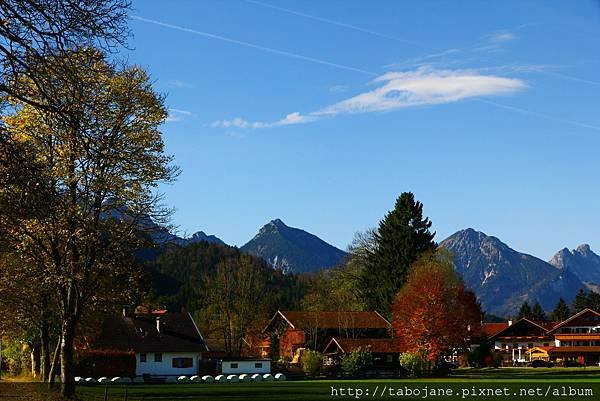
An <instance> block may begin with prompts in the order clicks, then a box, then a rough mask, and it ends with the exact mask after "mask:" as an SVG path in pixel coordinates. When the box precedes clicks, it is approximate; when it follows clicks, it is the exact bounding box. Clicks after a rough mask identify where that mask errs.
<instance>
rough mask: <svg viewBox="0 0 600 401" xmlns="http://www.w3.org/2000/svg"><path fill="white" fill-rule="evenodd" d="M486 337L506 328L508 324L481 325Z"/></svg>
mask: <svg viewBox="0 0 600 401" xmlns="http://www.w3.org/2000/svg"><path fill="white" fill-rule="evenodd" d="M481 327H482V328H483V332H484V333H485V335H486V336H488V337H491V336H493V335H494V334H496V333H499V332H501V331H502V330H504V329H505V328H507V327H508V323H483V324H482V325H481Z"/></svg>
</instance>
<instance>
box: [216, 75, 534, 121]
mask: <svg viewBox="0 0 600 401" xmlns="http://www.w3.org/2000/svg"><path fill="white" fill-rule="evenodd" d="M371 83H372V84H375V85H379V86H378V87H376V88H375V89H372V90H369V91H366V92H363V93H360V94H358V95H356V96H353V97H350V98H348V99H345V100H342V101H340V102H337V103H334V104H332V105H330V106H326V107H324V108H322V109H320V110H317V111H313V112H311V113H308V114H301V113H299V112H294V113H290V114H288V115H286V116H285V117H284V118H282V119H280V120H278V121H275V122H259V121H256V122H249V121H247V120H244V119H242V118H239V117H238V118H234V119H232V120H219V121H215V122H214V123H212V124H211V126H212V127H220V128H232V127H235V128H254V129H257V128H270V127H278V126H285V125H294V124H304V123H308V122H313V121H316V120H319V119H322V118H325V117H333V116H337V115H340V114H357V113H372V112H380V111H389V110H396V109H401V108H405V107H412V106H423V105H437V104H443V103H452V102H457V101H460V100H463V99H469V98H475V97H481V96H498V95H506V94H510V93H514V92H517V91H519V90H522V89H524V88H525V87H526V84H525V83H524V82H523V81H521V80H520V79H516V78H506V77H501V76H495V75H483V74H481V73H480V72H477V71H473V70H435V69H432V68H419V69H417V70H415V71H412V72H388V73H386V74H383V75H381V76H379V77H377V78H376V79H375V80H373V81H372V82H371Z"/></svg>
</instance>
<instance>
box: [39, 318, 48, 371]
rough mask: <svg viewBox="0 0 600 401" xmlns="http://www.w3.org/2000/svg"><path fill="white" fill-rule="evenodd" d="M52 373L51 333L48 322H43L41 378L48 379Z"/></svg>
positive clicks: (41, 334)
mask: <svg viewBox="0 0 600 401" xmlns="http://www.w3.org/2000/svg"><path fill="white" fill-rule="evenodd" d="M49 375H50V334H49V329H48V323H43V324H42V330H41V333H40V380H41V381H43V382H47V381H48V376H49Z"/></svg>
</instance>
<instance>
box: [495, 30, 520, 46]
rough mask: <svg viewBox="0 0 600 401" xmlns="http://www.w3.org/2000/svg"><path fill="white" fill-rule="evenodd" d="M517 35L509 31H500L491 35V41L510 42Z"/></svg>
mask: <svg viewBox="0 0 600 401" xmlns="http://www.w3.org/2000/svg"><path fill="white" fill-rule="evenodd" d="M516 38H517V36H516V35H515V34H514V33H512V32H508V31H500V32H495V33H493V34H492V35H491V36H490V42H494V43H502V42H510V41H511V40H515V39H516Z"/></svg>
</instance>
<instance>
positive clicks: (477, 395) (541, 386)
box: [77, 368, 600, 401]
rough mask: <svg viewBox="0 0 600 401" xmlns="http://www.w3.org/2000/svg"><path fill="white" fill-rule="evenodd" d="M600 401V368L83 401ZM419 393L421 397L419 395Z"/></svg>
mask: <svg viewBox="0 0 600 401" xmlns="http://www.w3.org/2000/svg"><path fill="white" fill-rule="evenodd" d="M105 390H108V393H107V396H108V397H107V400H110V401H117V400H124V399H125V392H126V391H127V400H129V401H141V400H144V401H151V400H162V401H166V400H186V401H191V400H266V401H271V400H273V401H275V400H335V399H345V400H349V399H382V400H405V399H412V400H417V399H421V400H423V399H427V400H464V399H467V400H468V399H470V400H518V399H523V400H542V399H543V400H553V399H554V400H557V399H561V400H575V399H580V400H586V399H587V400H596V399H600V368H586V369H583V368H551V369H532V368H502V369H459V370H457V371H456V372H455V373H454V374H453V375H452V376H451V377H447V378H439V379H429V378H428V379H396V380H313V381H296V382H291V381H290V382H276V383H273V382H270V383H266V382H263V383H220V384H214V383H213V384H171V385H167V384H165V385H129V386H127V387H125V386H109V387H108V388H107V389H106V388H105V387H101V386H96V387H79V388H78V392H77V393H78V396H79V398H80V399H81V400H82V401H92V400H104V392H105ZM417 391H418V394H417Z"/></svg>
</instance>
